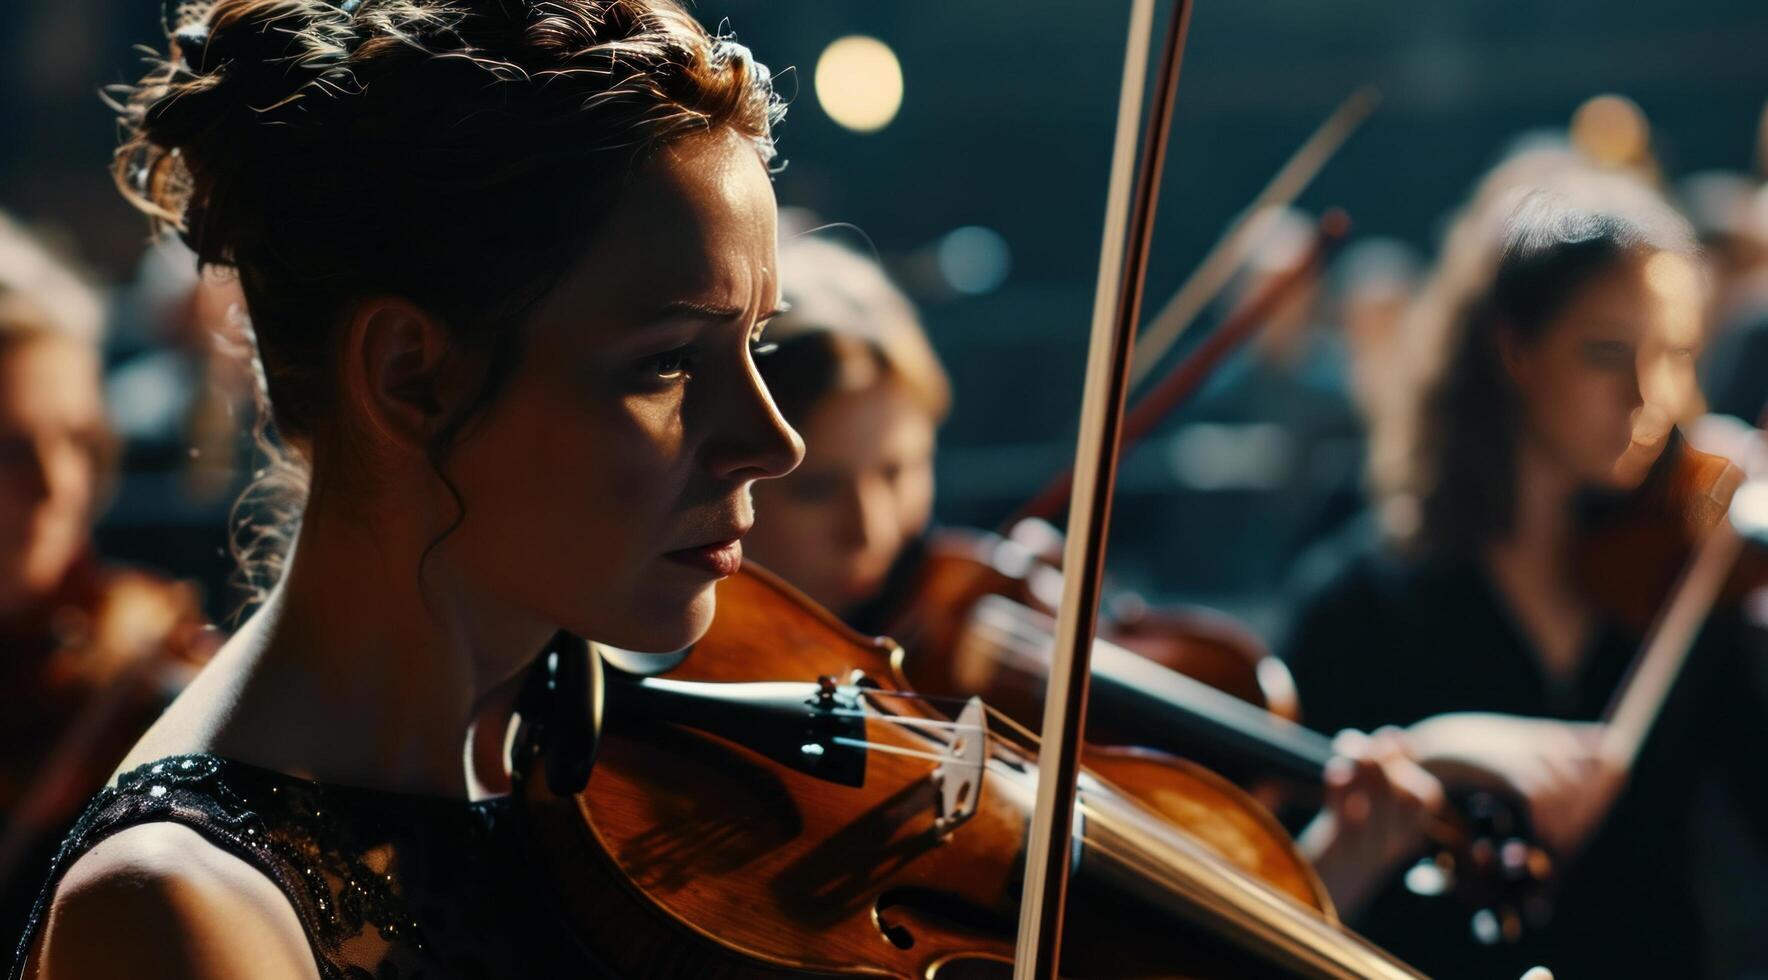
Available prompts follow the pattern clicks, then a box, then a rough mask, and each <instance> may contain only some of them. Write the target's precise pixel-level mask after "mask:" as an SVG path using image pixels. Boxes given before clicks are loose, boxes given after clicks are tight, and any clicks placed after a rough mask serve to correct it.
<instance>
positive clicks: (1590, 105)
mask: <svg viewBox="0 0 1768 980" xmlns="http://www.w3.org/2000/svg"><path fill="white" fill-rule="evenodd" d="M1571 139H1572V145H1573V146H1576V147H1577V148H1578V149H1579V150H1581V151H1583V153H1584V154H1585V155H1586V156H1588V157H1589V158H1590V159H1592V160H1595V161H1596V162H1597V163H1599V164H1602V165H1603V166H1607V167H1626V166H1633V165H1636V164H1639V163H1643V162H1644V161H1645V159H1646V156H1647V155H1648V154H1649V153H1650V151H1651V124H1650V123H1648V122H1646V120H1645V111H1644V110H1642V109H1640V108H1639V105H1638V103H1636V102H1634V101H1633V100H1632V99H1629V98H1627V97H1626V96H1623V95H1598V96H1596V97H1595V98H1593V99H1590V100H1588V101H1586V102H1585V103H1584V104H1583V105H1581V106H1578V111H1577V112H1574V113H1572V125H1571Z"/></svg>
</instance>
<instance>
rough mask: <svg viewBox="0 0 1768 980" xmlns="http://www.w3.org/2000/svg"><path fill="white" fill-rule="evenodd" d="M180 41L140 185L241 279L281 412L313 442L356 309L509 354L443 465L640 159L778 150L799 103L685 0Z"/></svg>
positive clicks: (130, 142) (120, 158) (291, 28)
mask: <svg viewBox="0 0 1768 980" xmlns="http://www.w3.org/2000/svg"><path fill="white" fill-rule="evenodd" d="M169 41H170V50H169V52H168V55H167V57H166V59H165V60H164V61H163V62H160V63H158V64H157V65H156V66H155V67H154V68H153V70H152V71H150V72H149V73H148V75H147V76H146V77H145V78H144V79H142V81H141V82H140V83H139V84H138V85H135V86H133V87H129V88H127V89H125V90H124V91H122V92H121V93H120V94H119V98H118V106H119V108H120V111H121V116H122V122H123V125H124V132H125V137H124V141H123V144H122V146H121V147H120V148H119V150H118V151H117V156H116V162H115V166H114V171H115V175H116V179H117V183H118V185H119V186H120V187H121V189H122V191H123V193H124V195H125V196H126V197H128V198H129V200H130V201H131V202H133V203H134V204H135V205H136V206H137V207H139V208H140V209H141V210H143V211H144V212H146V213H147V214H148V215H150V216H151V217H152V218H153V219H154V220H155V221H156V223H160V224H166V225H171V226H173V227H176V228H177V229H178V230H179V231H180V232H181V233H182V234H183V236H184V239H185V240H186V241H187V242H188V243H189V245H190V246H191V248H192V249H193V250H195V252H196V254H197V258H198V262H199V263H200V264H203V265H223V266H231V267H233V268H234V269H236V270H237V271H238V275H239V278H240V284H241V286H242V288H243V291H244V294H245V297H246V304H247V308H248V312H249V314H250V320H251V326H252V332H253V335H254V341H255V344H256V348H257V358H258V364H259V366H260V368H261V371H262V375H261V378H262V385H261V387H262V390H263V394H264V395H265V396H266V399H267V402H268V407H269V415H270V418H271V420H272V421H273V422H274V424H275V427H276V431H277V432H278V434H279V435H281V436H282V437H283V438H285V439H286V440H288V441H289V442H290V443H291V444H292V445H294V446H296V447H298V448H299V449H300V450H302V452H303V455H310V454H311V452H312V450H313V447H314V440H315V438H316V437H318V439H319V441H320V442H321V443H323V442H324V440H325V430H326V428H327V426H328V424H329V423H330V421H331V411H330V406H331V404H332V402H333V401H334V397H333V391H332V386H333V366H332V347H333V341H334V336H335V334H336V333H337V329H336V328H337V327H338V326H339V325H340V324H341V323H343V322H344V321H345V320H346V319H347V315H348V312H349V310H350V308H351V306H352V304H353V303H354V302H356V301H359V300H361V299H364V298H367V297H370V296H375V295H392V296H398V297H402V298H404V299H407V300H409V301H411V302H413V303H415V304H416V305H418V306H420V307H422V308H423V309H425V310H428V311H429V312H431V313H432V314H434V315H436V316H438V317H439V318H440V319H442V320H443V321H444V322H445V323H446V324H448V326H449V328H450V329H451V330H452V331H453V333H454V335H455V341H456V343H457V345H458V347H459V349H461V350H462V351H463V352H466V353H470V354H472V355H473V356H475V357H479V358H484V359H485V363H486V364H487V370H486V372H485V381H484V387H483V390H482V393H481V396H480V397H479V398H478V399H476V400H475V402H474V404H473V406H472V408H471V409H470V410H469V411H467V412H465V413H463V415H462V417H461V418H457V419H455V420H453V424H452V425H450V426H449V427H447V430H446V431H445V432H444V433H443V436H442V437H441V438H440V439H438V441H437V445H436V446H434V447H432V458H433V460H434V461H435V462H436V463H437V466H438V471H439V472H440V463H441V459H442V456H443V454H444V453H445V452H446V450H447V448H448V446H449V444H450V443H451V442H452V439H453V437H454V436H455V435H456V434H457V433H458V431H459V428H460V426H461V425H463V424H464V423H465V422H466V421H467V418H468V417H470V416H471V415H472V414H473V411H476V410H477V409H479V408H482V407H483V406H484V404H486V403H487V402H488V401H489V400H491V399H492V398H493V397H494V396H495V394H496V391H497V388H498V386H499V384H500V383H501V381H502V380H503V378H504V377H505V376H506V375H507V374H508V371H509V368H510V367H511V366H512V365H513V363H514V361H515V354H516V351H517V346H518V343H519V339H520V331H519V330H517V329H516V328H517V326H518V325H519V324H520V322H521V321H522V319H523V318H524V316H525V314H526V313H527V312H528V311H529V310H530V309H531V308H532V307H533V305H534V304H535V303H536V302H537V301H538V300H539V299H540V298H541V297H542V296H544V295H545V293H546V292H547V291H548V290H549V289H550V288H551V287H552V286H553V285H554V284H555V283H556V282H557V280H558V279H559V277H561V276H562V275H563V273H564V272H565V270H566V268H567V267H568V266H569V264H570V263H571V261H572V260H573V259H574V258H575V257H576V256H577V255H579V254H580V253H581V250H582V249H583V248H584V247H585V246H586V244H587V240H588V239H589V237H590V236H592V235H593V234H594V233H595V232H596V231H597V229H598V228H599V227H600V225H601V223H602V219H603V218H604V217H605V216H606V214H607V213H608V212H609V210H610V209H611V206H612V202H613V199H614V198H615V196H616V195H617V194H618V191H619V186H620V181H621V177H622V175H623V174H625V173H626V172H627V171H629V170H630V168H631V167H632V166H633V165H634V163H635V162H636V161H637V160H638V159H640V158H641V157H642V156H643V155H645V154H646V153H648V152H650V151H651V150H653V149H654V148H656V147H658V146H661V145H664V144H667V143H670V142H674V141H677V140H680V139H683V138H686V137H689V136H692V135H694V134H699V133H706V132H711V131H715V130H718V129H721V128H727V127H728V128H729V129H731V130H734V131H736V132H738V133H740V134H741V135H743V136H746V137H748V138H749V139H750V140H752V141H753V142H754V144H755V148H756V152H757V153H758V154H759V155H760V156H761V158H762V159H763V160H764V161H771V160H772V158H773V146H772V138H771V130H772V127H773V125H774V124H775V123H776V121H777V119H778V116H779V114H780V112H781V104H780V101H779V100H778V98H777V97H776V96H775V94H774V92H773V89H772V85H771V82H770V79H769V75H768V72H767V69H766V68H765V67H764V66H762V65H760V64H758V63H756V62H755V61H753V60H752V59H751V58H750V56H749V53H748V51H747V50H746V49H745V48H743V47H742V46H741V45H739V44H737V43H735V42H734V41H733V40H731V39H728V38H723V37H711V36H709V35H708V34H707V33H706V31H705V30H704V29H703V28H702V27H701V26H700V25H699V24H698V23H697V22H696V21H695V20H694V19H693V18H692V17H691V16H690V15H688V14H687V13H686V12H685V11H683V10H682V9H681V8H680V7H678V6H677V5H676V4H675V3H674V2H673V0H545V2H542V0H342V2H337V3H333V2H328V0H213V2H197V3H187V4H185V5H184V6H182V7H180V8H179V9H178V11H177V14H176V20H175V23H173V24H171V25H169ZM274 458H276V457H273V459H274ZM289 463H290V461H287V460H283V461H282V462H281V463H280V464H279V465H277V466H273V467H272V469H273V470H280V471H281V473H282V475H283V476H284V477H285V478H292V479H293V480H294V481H295V482H300V481H302V480H304V474H305V467H304V466H302V465H299V464H298V463H297V464H293V465H289ZM273 475H274V474H273ZM285 482H286V480H285ZM285 530H286V528H285Z"/></svg>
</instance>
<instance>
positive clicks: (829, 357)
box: [747, 234, 951, 633]
mask: <svg viewBox="0 0 1768 980" xmlns="http://www.w3.org/2000/svg"><path fill="white" fill-rule="evenodd" d="M780 270H781V290H782V292H783V294H784V296H785V298H786V304H787V312H786V313H785V314H784V315H782V316H781V317H779V318H778V319H776V320H775V321H774V322H773V325H772V327H771V329H770V331H769V333H768V338H769V343H770V344H771V345H773V348H774V349H773V350H772V352H771V353H769V354H768V355H767V356H766V357H765V358H762V359H761V360H760V361H759V362H758V367H759V369H760V371H761V374H762V377H763V378H764V379H765V380H766V381H767V387H768V390H769V391H771V392H772V393H773V396H774V401H775V403H776V404H778V405H779V408H780V411H781V413H782V414H783V415H785V417H786V419H787V421H789V422H791V423H792V425H793V426H794V427H795V428H796V429H797V430H798V432H799V433H800V434H801V435H802V436H803V437H804V442H805V456H804V462H803V464H802V465H800V466H799V468H798V469H797V470H796V471H794V472H793V473H792V474H791V475H790V476H788V477H786V478H783V479H779V480H773V481H769V482H767V483H761V484H757V485H756V487H755V507H756V512H757V515H758V516H757V518H756V524H755V528H754V530H752V531H751V532H750V535H749V538H748V541H747V547H748V551H749V553H750V554H751V555H752V556H754V557H755V558H756V560H758V561H760V562H761V563H762V564H763V565H766V566H767V567H768V568H770V569H772V570H773V571H775V572H778V573H779V574H780V575H781V576H782V577H784V578H785V579H786V581H788V582H791V583H792V584H793V585H796V586H797V587H798V588H800V589H802V590H803V591H804V592H805V594H806V595H809V596H810V597H811V598H812V599H815V600H816V601H817V602H818V603H820V604H821V605H823V606H825V607H827V608H828V609H830V610H832V611H834V612H835V613H837V614H838V615H840V616H841V617H842V618H843V619H845V620H847V621H848V623H849V624H851V625H852V626H854V627H855V628H856V629H859V630H860V631H862V632H867V633H882V632H884V631H885V630H886V629H887V627H888V626H889V622H888V620H887V617H888V616H889V615H890V614H891V613H892V612H894V611H895V609H894V607H895V606H896V605H897V604H898V603H900V602H901V600H902V598H903V597H902V595H901V592H902V590H903V588H904V587H905V586H906V585H907V584H908V580H909V578H910V577H912V575H913V572H914V565H915V561H916V558H917V556H918V555H919V554H920V551H921V548H922V540H923V536H924V534H925V533H926V531H927V528H928V524H929V522H930V521H931V520H932V518H933V455H934V450H935V448H936V439H937V433H938V429H939V424H940V423H941V422H943V421H944V420H945V416H946V413H947V412H948V411H949V410H950V407H951V384H950V382H949V381H948V380H947V379H946V374H945V369H944V368H943V367H942V366H941V365H940V363H939V357H938V355H937V354H935V353H934V351H933V347H932V345H931V344H929V343H928V342H927V336H926V333H925V332H924V331H923V330H922V328H921V320H920V315H919V314H918V313H917V312H916V310H915V307H914V304H913V303H911V302H910V300H909V298H908V297H907V296H906V295H904V294H903V292H902V290H900V289H898V288H897V287H896V285H895V284H894V283H892V282H891V281H890V280H889V278H888V277H886V275H885V274H884V270H883V269H881V268H880V267H879V266H878V264H877V263H876V262H875V261H873V260H872V259H870V258H868V257H866V256H864V255H861V254H860V253H858V252H856V251H853V250H852V249H849V248H847V247H845V246H842V245H838V244H835V243H834V242H832V241H829V240H828V239H827V238H825V237H820V236H818V235H815V234H801V235H798V236H795V237H792V236H785V237H784V240H783V241H782V242H781V244H780Z"/></svg>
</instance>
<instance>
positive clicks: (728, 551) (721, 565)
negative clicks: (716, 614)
mask: <svg viewBox="0 0 1768 980" xmlns="http://www.w3.org/2000/svg"><path fill="white" fill-rule="evenodd" d="M663 557H665V558H667V559H669V560H670V561H673V562H679V563H681V564H683V565H686V566H688V567H689V568H694V569H698V570H700V571H702V572H705V573H707V574H709V575H712V576H714V577H716V578H726V577H728V576H731V575H735V574H737V570H738V569H740V568H742V567H743V541H742V539H741V538H732V539H731V540H729V541H715V542H713V543H712V544H703V545H700V546H699V547H697V548H682V549H679V550H677V551H670V552H666V553H665V554H664V555H663Z"/></svg>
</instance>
